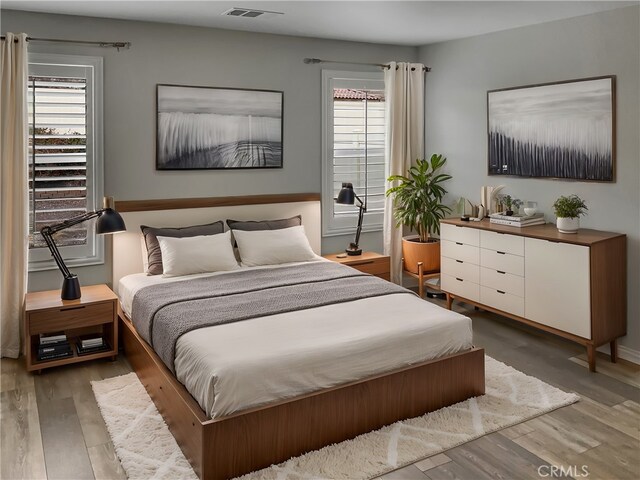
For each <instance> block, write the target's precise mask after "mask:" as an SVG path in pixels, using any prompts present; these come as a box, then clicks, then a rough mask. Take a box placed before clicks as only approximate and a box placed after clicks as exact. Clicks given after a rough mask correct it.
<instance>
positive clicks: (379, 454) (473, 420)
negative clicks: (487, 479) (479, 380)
mask: <svg viewBox="0 0 640 480" xmlns="http://www.w3.org/2000/svg"><path fill="white" fill-rule="evenodd" d="M485 358H486V371H485V372H486V373H485V376H486V394H485V395H483V396H481V397H475V398H470V399H468V400H465V401H464V402H460V403H457V404H455V405H452V406H450V407H445V408H441V409H440V410H437V411H435V412H431V413H428V414H426V415H423V416H421V417H417V418H411V419H409V420H404V421H401V422H396V423H394V424H393V425H389V426H386V427H383V428H381V429H380V430H376V431H373V432H369V433H365V434H363V435H360V436H358V437H356V438H354V439H353V440H347V441H344V442H341V443H339V444H334V445H329V446H327V447H324V448H322V449H320V450H316V451H313V452H309V453H307V454H304V455H301V456H299V457H295V458H292V459H290V460H287V461H286V462H284V463H281V464H279V465H273V466H271V467H269V468H265V469H263V470H260V471H257V472H253V473H250V474H247V475H244V476H242V477H240V478H241V479H242V480H257V479H265V480H270V479H274V480H276V479H277V480H286V479H287V480H298V479H302V478H313V479H325V478H326V479H368V478H372V477H375V476H378V475H381V474H383V473H386V472H389V471H391V470H395V469H397V468H400V467H403V466H405V465H408V464H410V463H413V462H416V461H418V460H421V459H423V458H426V457H430V456H432V455H436V454H438V453H441V452H443V451H445V450H448V449H450V448H452V447H455V446H457V445H461V444H463V443H466V442H468V441H470V440H473V439H475V438H478V437H481V436H483V435H486V434H488V433H491V432H495V431H496V430H500V429H502V428H506V427H509V426H511V425H515V424H517V423H521V422H524V421H525V420H528V419H530V418H533V417H536V416H538V415H541V414H543V413H547V412H550V411H552V410H555V409H557V408H560V407H563V406H566V405H570V404H572V403H574V402H576V401H578V400H579V397H578V396H577V395H576V394H573V393H566V392H563V391H562V390H559V389H557V388H555V387H552V386H551V385H548V384H546V383H544V382H543V381H541V380H538V379H537V378H534V377H530V376H527V375H525V374H524V373H522V372H519V371H517V370H515V369H513V368H511V367H509V366H507V365H505V364H504V363H501V362H498V361H497V360H494V359H493V358H491V357H488V356H487V357H485ZM91 384H92V386H93V391H94V394H95V396H96V400H97V401H98V405H99V407H100V411H101V412H102V416H103V417H104V420H105V423H106V424H107V429H108V430H109V434H110V435H111V439H112V441H113V445H114V446H115V450H116V453H117V454H118V458H119V459H120V461H121V462H122V466H123V468H124V470H125V472H126V473H127V477H128V478H129V479H196V478H197V476H196V475H195V473H194V472H193V470H192V469H191V466H190V465H189V462H187V460H186V459H185V457H184V455H183V454H182V451H181V450H180V448H179V447H178V445H177V443H176V441H175V439H174V438H173V436H172V435H171V433H170V432H169V429H168V428H167V426H166V424H165V423H164V421H163V419H162V417H161V416H160V414H159V413H158V411H157V410H156V408H155V405H154V404H153V402H152V401H151V398H149V395H148V394H147V392H146V390H145V389H144V387H143V386H142V384H141V383H140V381H139V380H138V377H137V376H136V374H135V373H129V374H127V375H123V376H120V377H114V378H109V379H106V380H100V381H95V382H91Z"/></svg>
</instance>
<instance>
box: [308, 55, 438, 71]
mask: <svg viewBox="0 0 640 480" xmlns="http://www.w3.org/2000/svg"><path fill="white" fill-rule="evenodd" d="M303 62H304V63H306V64H314V63H341V64H344V65H367V66H370V67H380V68H390V65H389V64H387V63H364V62H339V61H337V60H321V59H319V58H305V59H304V60H303ZM397 68H398V67H396V70H397ZM412 70H413V69H412ZM422 70H423V71H424V72H430V71H431V67H423V68H422Z"/></svg>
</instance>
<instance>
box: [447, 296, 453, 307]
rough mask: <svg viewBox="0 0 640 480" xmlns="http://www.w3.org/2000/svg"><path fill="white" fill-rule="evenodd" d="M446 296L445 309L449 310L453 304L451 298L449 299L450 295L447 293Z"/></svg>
mask: <svg viewBox="0 0 640 480" xmlns="http://www.w3.org/2000/svg"><path fill="white" fill-rule="evenodd" d="M446 295H447V308H448V309H449V310H451V303H452V302H453V298H451V295H449V294H448V293H447V294H446Z"/></svg>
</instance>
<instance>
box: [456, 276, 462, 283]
mask: <svg viewBox="0 0 640 480" xmlns="http://www.w3.org/2000/svg"><path fill="white" fill-rule="evenodd" d="M456 280H458V281H459V282H464V280H463V279H461V278H458V277H456Z"/></svg>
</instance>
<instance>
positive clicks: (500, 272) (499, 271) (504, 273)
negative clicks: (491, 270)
mask: <svg viewBox="0 0 640 480" xmlns="http://www.w3.org/2000/svg"><path fill="white" fill-rule="evenodd" d="M496 272H498V273H499V274H501V275H506V274H507V272H503V271H502V270H496Z"/></svg>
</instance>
